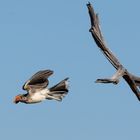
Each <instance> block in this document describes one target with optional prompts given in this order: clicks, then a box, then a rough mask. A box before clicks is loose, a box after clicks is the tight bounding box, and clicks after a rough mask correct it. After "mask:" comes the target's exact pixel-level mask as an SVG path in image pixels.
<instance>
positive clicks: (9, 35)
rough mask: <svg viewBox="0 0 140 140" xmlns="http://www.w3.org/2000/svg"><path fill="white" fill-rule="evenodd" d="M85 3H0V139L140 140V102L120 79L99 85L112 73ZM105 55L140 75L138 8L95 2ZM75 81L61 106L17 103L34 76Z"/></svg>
mask: <svg viewBox="0 0 140 140" xmlns="http://www.w3.org/2000/svg"><path fill="white" fill-rule="evenodd" d="M87 2H88V1H85V0H69V1H68V0H59V1H54V0H52V1H47V0H38V1H37V0H24V1H23V0H3V1H0V64H1V67H0V77H1V78H0V79H1V80H0V85H1V92H0V139H4V140H10V139H11V140H19V139H20V140H25V139H26V140H39V139H40V140H126V139H127V140H132V139H135V140H138V139H139V130H140V121H139V120H140V102H139V101H138V100H137V98H136V97H135V95H134V94H133V92H132V91H131V90H130V88H129V86H128V85H127V84H126V83H125V81H124V80H123V79H121V81H120V83H119V84H118V85H113V84H108V85H104V84H96V83H94V81H95V80H96V79H97V78H104V77H108V76H111V75H112V74H113V73H114V72H115V69H114V68H113V67H112V65H111V64H110V63H109V62H108V61H107V60H106V58H105V57H104V56H103V55H102V53H101V52H100V51H99V49H98V48H97V46H96V44H95V43H94V41H93V39H92V37H91V35H90V33H89V32H88V30H89V28H90V22H89V15H88V12H87V7H86V3H87ZM90 2H91V3H92V4H93V5H94V8H95V10H96V12H98V13H99V17H100V22H101V28H102V32H103V34H104V38H105V40H106V42H107V44H108V47H109V48H110V49H111V50H112V51H113V52H114V53H115V55H116V56H117V57H118V58H119V60H120V61H121V63H122V64H123V65H124V66H125V67H126V68H127V69H128V70H129V71H130V72H132V73H134V74H136V75H140V63H139V59H138V56H139V52H140V42H139V40H140V26H139V25H140V15H139V13H140V8H139V6H140V1H139V0H133V1H132V0H131V1H128V0H123V1H122V0H117V1H112V0H106V1H103V0H91V1H90ZM43 69H51V70H54V75H53V76H52V77H50V78H49V80H50V85H49V86H52V85H54V84H56V83H57V82H59V81H61V80H63V79H64V78H66V77H69V78H70V80H69V81H70V91H69V94H68V95H67V96H66V97H65V98H64V100H63V101H62V102H57V101H47V100H46V101H44V102H42V103H39V104H34V105H26V104H21V103H19V104H17V105H15V104H14V103H13V98H14V96H16V95H17V94H19V93H25V91H23V90H22V85H23V84H24V82H25V81H26V80H27V79H28V78H30V76H32V74H34V73H35V72H37V71H39V70H43Z"/></svg>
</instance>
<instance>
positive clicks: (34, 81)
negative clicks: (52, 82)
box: [23, 70, 53, 90]
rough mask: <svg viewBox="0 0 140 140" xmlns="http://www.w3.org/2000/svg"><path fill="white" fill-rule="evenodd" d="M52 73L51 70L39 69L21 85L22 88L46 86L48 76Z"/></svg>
mask: <svg viewBox="0 0 140 140" xmlns="http://www.w3.org/2000/svg"><path fill="white" fill-rule="evenodd" d="M52 74H53V71H52V70H41V71H38V72H37V73H35V74H34V75H33V76H32V77H31V78H30V79H29V80H28V81H26V82H25V84H24V85H23V90H30V89H33V88H34V89H40V88H45V87H47V86H48V84H49V81H48V77H49V76H50V75H52Z"/></svg>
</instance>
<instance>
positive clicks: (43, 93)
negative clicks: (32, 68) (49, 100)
mask: <svg viewBox="0 0 140 140" xmlns="http://www.w3.org/2000/svg"><path fill="white" fill-rule="evenodd" d="M48 92H49V90H47V89H43V90H41V91H39V92H36V93H34V95H32V96H31V100H32V101H33V102H41V101H43V100H45V99H46V96H47V93H48Z"/></svg>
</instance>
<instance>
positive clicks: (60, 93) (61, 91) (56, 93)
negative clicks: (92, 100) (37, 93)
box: [49, 78, 69, 101]
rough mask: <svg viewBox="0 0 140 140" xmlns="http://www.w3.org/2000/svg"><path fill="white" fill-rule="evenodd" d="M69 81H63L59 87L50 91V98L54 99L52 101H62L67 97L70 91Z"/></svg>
mask: <svg viewBox="0 0 140 140" xmlns="http://www.w3.org/2000/svg"><path fill="white" fill-rule="evenodd" d="M68 79H69V78H66V79H64V80H62V81H61V82H59V83H58V84H57V85H55V86H53V87H51V88H50V89H49V91H50V93H49V95H50V97H52V99H55V100H57V101H61V100H62V99H63V97H65V95H66V94H67V93H68V91H69V90H68Z"/></svg>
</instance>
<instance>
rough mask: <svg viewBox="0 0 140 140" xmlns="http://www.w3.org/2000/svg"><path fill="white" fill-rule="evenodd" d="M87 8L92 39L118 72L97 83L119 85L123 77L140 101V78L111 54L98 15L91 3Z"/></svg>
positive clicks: (98, 80)
mask: <svg viewBox="0 0 140 140" xmlns="http://www.w3.org/2000/svg"><path fill="white" fill-rule="evenodd" d="M87 8H88V12H89V16H90V21H91V28H90V30H89V31H90V32H91V34H92V37H93V39H94V41H95V43H96V44H97V46H98V47H99V49H100V50H101V52H102V53H103V54H104V55H105V57H106V58H107V59H108V60H109V62H110V63H111V64H112V65H113V66H114V68H115V69H116V70H117V72H116V73H115V74H114V75H113V76H112V77H111V78H105V79H97V80H96V83H113V84H118V83H119V79H120V78H121V77H123V78H124V79H125V81H126V82H127V83H128V85H129V86H130V88H131V90H132V91H133V92H134V94H135V95H136V96H137V98H138V100H139V101H140V91H139V89H138V87H139V86H140V77H137V76H135V75H132V74H131V73H129V72H128V71H127V69H126V68H124V66H123V65H122V64H121V63H120V62H119V60H118V59H117V57H116V56H115V55H114V54H113V53H112V52H111V50H109V48H107V46H106V44H105V41H104V39H103V35H102V32H101V29H100V25H99V18H98V15H97V14H96V13H95V11H94V9H93V7H92V5H91V4H90V3H88V4H87Z"/></svg>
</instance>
